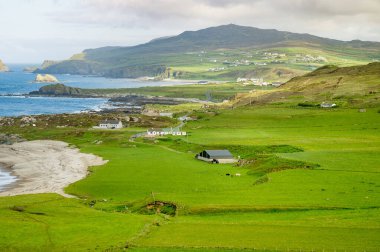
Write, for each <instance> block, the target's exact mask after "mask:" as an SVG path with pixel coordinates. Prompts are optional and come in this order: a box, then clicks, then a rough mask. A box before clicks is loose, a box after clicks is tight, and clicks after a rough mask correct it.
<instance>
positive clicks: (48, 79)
mask: <svg viewBox="0 0 380 252" xmlns="http://www.w3.org/2000/svg"><path fill="white" fill-rule="evenodd" d="M35 82H39V83H40V82H50V83H51V82H53V83H57V82H59V81H58V79H57V78H56V77H55V76H53V75H51V74H45V75H43V74H37V76H36V79H35Z"/></svg>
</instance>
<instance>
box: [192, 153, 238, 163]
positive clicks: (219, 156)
mask: <svg viewBox="0 0 380 252" xmlns="http://www.w3.org/2000/svg"><path fill="white" fill-rule="evenodd" d="M195 158H196V159H199V160H202V161H206V162H210V163H213V164H214V163H216V164H229V163H235V162H236V161H237V160H236V159H235V158H234V157H233V156H232V154H231V152H229V151H228V150H204V151H202V152H201V153H199V154H197V155H196V156H195Z"/></svg>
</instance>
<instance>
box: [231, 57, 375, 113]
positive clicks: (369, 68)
mask: <svg viewBox="0 0 380 252" xmlns="http://www.w3.org/2000/svg"><path fill="white" fill-rule="evenodd" d="M379 90H380V63H370V64H367V65H360V66H351V67H337V66H334V65H326V66H323V67H321V68H318V69H317V70H315V71H313V72H311V73H308V74H305V75H303V76H300V77H295V78H293V79H291V80H290V81H288V82H287V83H285V84H283V85H282V86H280V87H279V88H277V89H274V90H270V91H263V92H254V93H250V94H242V95H240V96H239V97H238V98H237V99H236V101H235V103H236V104H240V105H241V104H248V103H251V104H252V103H259V104H263V103H293V104H298V105H299V106H308V107H312V106H319V105H320V103H322V102H328V103H336V104H338V105H339V106H354V107H355V106H359V107H363V106H364V107H368V106H378V105H379V104H380V91H379Z"/></svg>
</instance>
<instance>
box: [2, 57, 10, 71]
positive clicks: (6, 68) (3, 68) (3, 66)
mask: <svg viewBox="0 0 380 252" xmlns="http://www.w3.org/2000/svg"><path fill="white" fill-rule="evenodd" d="M0 72H9V67H7V66H6V65H5V64H4V63H3V62H2V61H1V60H0Z"/></svg>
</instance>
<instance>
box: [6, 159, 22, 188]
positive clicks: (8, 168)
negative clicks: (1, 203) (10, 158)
mask: <svg viewBox="0 0 380 252" xmlns="http://www.w3.org/2000/svg"><path fill="white" fill-rule="evenodd" d="M0 171H3V172H8V173H9V174H10V175H11V176H14V177H16V178H15V180H14V181H13V182H11V183H9V184H6V185H3V186H1V187H0V193H2V192H5V191H8V190H12V189H13V188H16V187H18V186H19V185H20V184H21V183H22V182H23V181H24V179H23V178H20V177H19V176H17V174H16V173H15V172H14V170H13V169H12V165H9V164H7V163H3V162H0Z"/></svg>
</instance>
